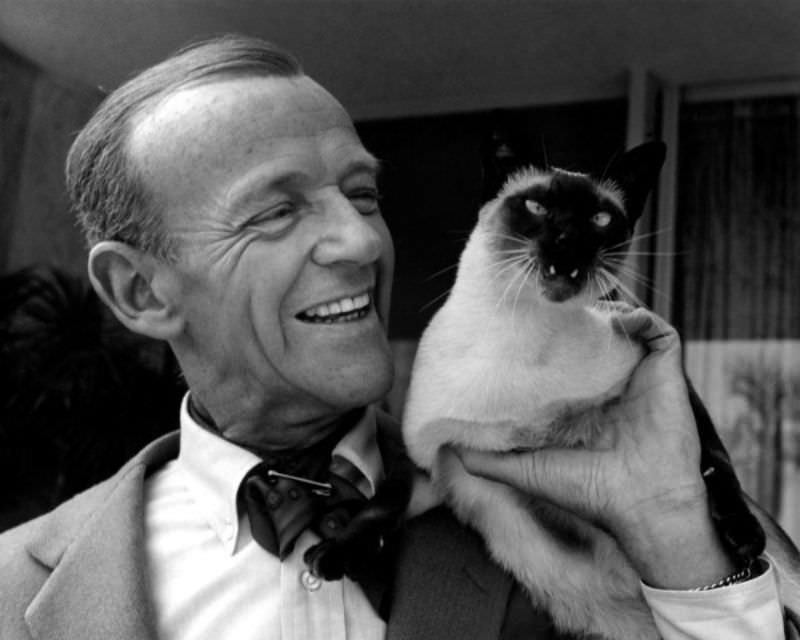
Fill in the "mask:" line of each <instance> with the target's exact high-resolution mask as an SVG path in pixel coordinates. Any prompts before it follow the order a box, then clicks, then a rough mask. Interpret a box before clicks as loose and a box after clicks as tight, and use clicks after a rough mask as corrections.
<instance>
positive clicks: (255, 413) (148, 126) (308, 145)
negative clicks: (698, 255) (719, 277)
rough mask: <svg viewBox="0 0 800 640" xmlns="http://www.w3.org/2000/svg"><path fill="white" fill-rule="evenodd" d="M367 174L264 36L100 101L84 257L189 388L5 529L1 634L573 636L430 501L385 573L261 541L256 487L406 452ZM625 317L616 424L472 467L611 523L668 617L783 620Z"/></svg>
mask: <svg viewBox="0 0 800 640" xmlns="http://www.w3.org/2000/svg"><path fill="white" fill-rule="evenodd" d="M377 172H378V163H377V161H376V160H375V159H374V158H373V157H372V156H371V155H370V154H369V153H368V152H367V151H366V150H365V149H364V148H363V146H362V144H361V142H360V141H359V139H358V136H357V135H356V133H355V130H354V128H353V125H352V123H351V121H350V118H349V117H348V116H347V114H346V113H345V111H344V110H343V109H342V107H341V106H340V105H339V104H338V103H337V102H336V100H335V99H334V98H333V97H332V96H331V95H330V94H329V93H327V92H326V91H325V90H324V89H323V88H322V87H320V86H319V85H318V84H316V83H315V82H314V81H313V80H311V79H310V78H308V77H307V76H305V75H303V74H302V72H301V71H300V69H299V67H298V66H297V64H296V62H295V61H294V60H293V59H292V58H291V57H290V56H288V55H287V54H285V53H283V52H281V51H279V50H277V49H275V48H274V47H272V46H270V45H268V44H266V43H263V42H260V41H256V40H251V39H247V38H237V37H228V38H221V39H217V40H214V41H210V42H208V43H204V44H201V45H199V46H195V47H193V48H190V49H188V50H186V51H184V52H182V53H180V54H178V55H177V56H175V57H173V58H171V59H169V60H167V61H165V62H164V63H162V64H161V65H158V66H156V67H154V68H152V69H149V70H147V71H145V72H144V73H143V74H140V75H139V76H137V77H136V78H134V79H133V80H132V81H131V82H130V83H128V84H127V85H125V86H123V87H122V88H120V89H118V90H117V91H116V92H114V93H113V94H112V95H111V96H110V97H109V98H108V100H107V101H106V102H105V103H104V105H103V106H101V108H100V109H99V110H98V112H97V113H96V114H95V116H94V117H93V118H92V120H91V121H90V123H89V124H88V125H87V126H86V128H85V129H84V130H83V131H82V132H81V133H80V135H79V136H78V138H77V140H76V141H75V144H74V146H73V148H72V150H71V152H70V157H69V159H68V167H67V175H68V183H69V188H70V193H71V196H72V198H73V201H74V204H75V207H76V209H77V211H78V213H79V216H80V218H81V222H82V224H83V227H84V229H85V231H86V234H87V237H88V240H89V243H90V245H91V246H92V249H91V253H90V257H89V275H90V278H91V281H92V284H93V286H94V287H95V288H96V290H97V291H98V293H99V294H100V296H101V297H102V298H103V300H104V301H105V302H106V303H107V304H108V305H109V307H110V308H111V309H112V310H113V312H114V313H115V315H116V316H117V317H118V318H119V319H120V321H121V322H122V323H123V324H125V325H126V326H127V327H128V328H129V329H131V330H133V331H136V332H139V333H142V334H144V335H147V336H150V337H153V338H158V339H161V340H166V341H168V342H169V344H170V345H171V347H172V349H173V350H174V352H175V354H176V356H177V358H178V360H179V362H180V365H181V368H182V371H183V373H184V375H185V377H186V380H187V382H188V385H189V388H190V392H189V394H188V396H187V398H186V399H185V400H184V404H183V407H182V410H181V432H180V435H179V436H178V435H175V434H173V435H171V436H167V437H166V438H164V439H162V440H159V441H157V442H156V443H154V444H152V445H151V446H150V447H148V448H147V449H146V450H145V451H144V452H143V453H141V454H140V455H139V456H137V458H135V459H134V460H133V461H131V462H130V463H129V464H128V465H126V466H125V467H124V468H123V469H122V470H121V471H120V472H119V473H118V474H117V475H116V476H115V477H113V478H111V479H110V480H108V481H106V482H105V483H102V484H101V485H99V486H97V487H95V488H93V489H91V490H89V491H88V492H87V493H85V494H82V495H80V496H78V497H76V498H75V499H73V500H71V501H70V502H68V503H66V504H65V505H62V506H61V507H60V508H59V509H57V510H56V511H55V512H53V513H52V514H49V515H46V516H44V517H42V518H40V519H38V520H36V521H33V522H31V523H28V524H26V525H23V526H22V527H19V528H17V529H15V530H13V531H11V532H8V533H6V534H5V535H4V536H3V537H2V538H0V576H2V578H0V585H2V586H0V594H1V595H0V629H1V630H2V634H1V635H2V637H3V639H4V640H5V639H6V638H8V639H16V638H32V637H35V638H39V639H52V638H73V639H77V638H81V639H88V638H104V639H108V638H157V637H158V638H161V639H162V640H171V639H175V638H181V639H198V638H214V639H216V638H236V639H237V640H248V639H249V638H264V637H267V638H272V637H274V638H284V639H288V638H342V639H344V638H348V639H352V638H365V639H366V638H382V637H390V638H450V637H453V638H455V637H458V638H462V637H463V638H476V639H477V638H497V637H505V638H510V637H528V638H534V639H539V640H543V639H547V638H564V637H566V636H564V635H559V634H557V633H556V632H555V631H554V630H553V629H552V627H551V625H550V623H549V620H548V618H547V616H546V615H545V614H543V613H542V612H536V611H534V610H533V609H532V607H531V606H530V604H529V603H528V602H527V599H526V598H525V597H524V596H523V595H522V594H520V592H519V590H518V589H517V588H516V587H515V586H514V585H513V584H512V583H511V580H510V578H509V577H508V576H507V575H506V574H505V573H503V572H502V571H500V570H499V569H498V568H497V567H496V566H495V565H494V564H493V563H492V562H491V561H490V560H489V559H488V558H487V557H486V555H485V551H484V549H483V547H482V545H481V542H480V541H479V540H477V539H476V537H475V536H474V534H472V533H470V532H468V531H466V530H465V529H463V528H462V527H460V526H459V525H458V524H457V523H455V522H454V521H453V519H452V518H451V517H450V516H449V515H448V514H447V513H446V512H445V511H444V510H441V509H440V510H435V511H433V512H430V513H426V514H424V515H422V516H421V517H419V518H417V519H416V520H414V521H412V522H411V523H409V525H408V527H407V529H406V531H405V532H404V533H403V535H402V536H401V538H400V540H399V542H398V549H397V560H396V568H395V572H394V574H393V576H387V577H384V578H383V580H384V582H385V584H383V585H378V587H377V588H374V586H375V585H372V586H370V585H368V584H364V585H360V584H356V583H355V582H353V581H351V580H350V579H344V580H341V581H333V582H325V583H322V582H320V581H319V580H318V579H316V578H315V576H313V575H312V574H310V573H309V572H308V571H307V570H306V568H305V565H304V563H303V553H304V552H305V550H306V549H308V548H309V547H310V546H311V545H312V544H314V543H315V542H317V541H318V539H319V538H318V536H317V533H316V532H315V531H312V530H307V529H304V528H303V529H302V530H301V531H299V533H298V537H296V539H294V540H289V541H288V542H283V541H281V540H280V539H277V540H272V543H274V544H275V545H277V546H276V547H274V548H272V549H271V550H272V552H274V553H275V554H277V555H273V553H270V552H268V551H267V550H265V549H264V548H262V545H264V546H265V547H269V544H270V541H269V540H266V541H265V540H264V538H269V535H267V534H266V533H265V531H266V532H267V533H269V532H270V531H272V534H271V535H273V537H274V538H275V537H277V538H280V536H279V535H278V534H277V533H275V532H276V531H278V530H279V526H278V524H277V521H275V522H276V523H274V524H264V521H263V520H261V519H260V518H263V517H264V516H263V515H259V512H258V510H257V509H254V508H251V507H252V504H251V498H252V496H253V495H256V494H258V495H261V494H259V493H258V492H263V496H264V502H265V504H266V510H267V511H269V510H270V509H273V510H274V511H275V512H276V513H277V510H278V509H279V507H280V506H281V505H282V504H284V503H286V502H291V501H293V500H298V501H299V500H300V499H301V498H302V496H303V495H305V494H304V493H303V492H304V491H305V489H304V488H303V486H304V485H308V486H310V487H312V489H310V490H309V491H317V490H322V488H325V487H327V484H326V483H325V482H324V481H323V478H324V477H325V473H326V472H325V471H324V470H323V469H322V467H323V466H325V467H326V466H327V465H328V463H329V462H330V461H331V460H333V462H334V463H337V462H338V463H340V466H344V467H347V468H350V469H351V470H352V469H355V470H356V472H357V473H356V474H355V475H351V479H352V483H353V484H354V485H355V486H357V487H358V488H359V489H360V490H361V491H362V492H363V493H365V494H367V495H371V494H372V493H374V491H375V488H376V486H377V485H378V484H379V483H380V482H381V479H382V476H383V472H384V467H385V466H386V465H387V464H391V455H392V453H391V451H392V449H391V447H389V446H387V445H386V444H385V443H386V441H387V436H386V435H385V433H386V431H387V430H390V429H391V424H390V421H389V420H388V419H387V418H386V417H385V416H382V415H379V414H377V413H376V411H375V410H374V409H373V408H372V404H373V403H375V402H377V401H378V400H380V398H381V397H382V396H383V395H384V394H385V393H386V392H387V390H388V389H389V386H390V384H391V381H392V362H391V352H390V349H389V345H388V342H387V338H386V334H385V320H386V318H387V310H388V303H389V296H390V286H391V278H392V268H393V264H392V263H393V250H392V243H391V239H390V237H389V233H388V231H387V228H386V226H385V223H384V221H383V219H382V217H381V213H380V208H379V205H378V200H379V197H378V191H377V186H376V179H377ZM619 322H620V324H621V325H623V326H624V328H625V329H627V330H628V331H629V332H630V333H631V334H632V335H634V336H635V337H637V338H638V339H641V340H643V341H644V342H645V344H646V345H648V349H649V351H650V354H649V355H648V356H647V357H646V358H645V360H644V361H643V363H642V365H641V366H640V367H639V368H638V369H637V371H636V373H635V374H634V378H633V381H632V383H631V388H630V389H629V390H628V392H627V394H626V396H625V397H624V398H623V400H622V401H621V402H620V403H619V410H618V412H617V413H616V414H614V415H613V416H611V419H610V420H611V422H612V424H610V425H609V429H611V430H612V433H615V434H616V435H617V437H616V438H615V442H614V445H613V446H611V447H610V448H609V449H608V450H606V451H602V452H584V453H582V454H581V455H582V456H585V458H582V459H581V460H579V461H578V462H579V464H578V465H575V464H574V462H575V460H574V459H573V458H570V457H569V456H574V455H575V453H574V452H572V453H570V452H547V453H546V454H535V455H532V456H531V455H528V456H521V457H516V458H512V457H510V458H508V459H506V460H500V461H498V460H496V459H495V458H493V457H491V456H486V455H477V454H471V453H467V452H462V453H461V454H460V455H462V457H463V461H464V463H465V464H466V465H467V466H468V468H469V469H471V470H473V471H474V472H476V473H482V474H485V475H489V476H493V477H497V478H500V479H502V480H504V481H506V482H510V483H512V484H516V485H518V486H520V487H521V488H523V489H525V490H528V491H533V492H536V493H539V494H541V495H544V496H548V497H549V499H552V500H554V501H556V502H560V503H562V504H564V505H565V506H567V507H568V508H571V509H573V510H577V511H580V512H582V513H584V514H585V515H586V516H587V517H589V518H592V519H594V520H596V521H597V522H599V523H600V524H601V525H602V526H604V527H606V528H607V529H608V530H609V531H611V532H612V533H613V534H614V535H615V536H616V537H617V539H618V540H619V542H620V544H621V545H622V546H623V548H624V549H625V550H626V551H628V553H629V554H630V556H631V558H632V559H633V560H634V562H635V564H636V566H637V568H639V570H640V572H641V575H642V579H643V581H644V582H645V583H646V584H647V585H649V587H646V593H647V596H648V598H649V602H650V603H651V606H652V608H653V610H654V613H655V615H656V618H657V620H658V621H659V626H660V629H661V632H662V634H663V636H664V638H667V639H669V638H697V639H705V638H709V639H710V638H723V637H724V638H726V639H729V638H737V637H741V638H745V637H747V638H754V637H760V638H769V639H772V638H781V637H783V632H782V622H781V613H780V608H779V604H778V600H777V592H776V588H775V579H774V575H773V571H772V569H771V568H769V567H767V568H766V570H758V571H753V572H752V575H751V574H750V573H746V574H742V572H741V571H740V570H741V567H738V566H736V565H735V563H734V561H732V560H731V559H730V558H729V557H728V556H727V555H726V554H725V553H724V552H723V551H722V549H721V547H720V545H719V543H718V541H717V540H716V538H715V536H714V533H713V530H712V527H711V522H710V520H709V516H708V507H707V502H706V498H705V489H704V485H703V482H702V478H701V477H700V475H699V471H698V469H699V466H698V444H697V437H696V435H695V431H694V425H693V423H692V420H691V417H690V412H689V408H688V404H687V400H686V391H685V388H684V387H683V382H682V377H681V375H680V364H679V355H678V343H677V339H676V337H675V334H674V331H672V330H671V329H669V328H668V327H666V326H665V325H663V323H661V322H660V321H658V320H657V319H655V318H654V317H652V316H650V315H648V314H646V313H639V312H637V313H632V314H628V315H623V316H621V317H620V319H619ZM143 401H146V399H143ZM376 425H377V431H376ZM109 428H110V429H113V418H111V417H110V420H109ZM645 429H646V430H647V437H646V438H643V437H641V435H642V433H643V431H644V430H645ZM179 444H180V451H178V445H179ZM565 456H567V457H565ZM262 461H263V463H262ZM267 467H268V468H269V471H272V472H274V471H278V474H277V475H274V474H273V475H268V474H267V475H259V473H256V471H257V470H258V469H261V468H267ZM286 474H289V475H294V476H303V477H305V478H311V479H313V480H312V484H309V482H308V480H306V481H302V482H301V483H300V484H292V482H293V481H292V480H290V479H287V478H286V477H285V475H286ZM332 477H333V476H332ZM314 482H316V483H317V484H313V483H314ZM286 483H288V484H286ZM254 486H255V487H256V488H255V489H254V488H253V487H254ZM281 487H283V489H285V491H284V490H282V489H281ZM621 487H625V489H624V490H622V489H621ZM328 489H329V487H328ZM328 489H326V491H327V490H328ZM255 499H256V500H257V498H255ZM335 524H336V523H335V522H334V523H333V525H335ZM333 525H331V526H333ZM748 578H749V579H748ZM720 583H724V584H725V585H730V586H724V587H722V588H719V589H711V590H709V591H707V592H703V593H692V592H687V591H685V590H686V589H689V588H692V587H703V586H709V587H710V586H713V585H716V584H720ZM734 583H735V584H734ZM373 605H374V606H373ZM382 616H383V617H382Z"/></svg>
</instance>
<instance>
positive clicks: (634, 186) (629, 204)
mask: <svg viewBox="0 0 800 640" xmlns="http://www.w3.org/2000/svg"><path fill="white" fill-rule="evenodd" d="M666 155H667V146H666V145H665V144H664V143H663V142H645V143H644V144H640V145H639V146H638V147H634V148H633V149H630V150H629V151H627V152H625V153H624V154H622V155H621V156H620V157H619V158H617V159H616V160H615V161H614V162H613V163H612V164H611V167H610V168H609V170H608V172H607V173H606V178H608V179H609V180H612V181H613V182H614V183H615V184H616V185H617V186H618V187H619V188H620V189H622V192H623V193H624V195H625V213H626V214H627V216H628V219H629V220H630V221H631V224H633V223H634V222H635V221H636V220H637V219H638V218H639V216H641V215H642V210H643V209H644V203H645V201H646V200H647V196H648V194H649V193H650V191H652V190H653V188H654V187H655V186H656V183H657V182H658V174H659V173H660V172H661V167H662V166H663V164H664V158H665V157H666Z"/></svg>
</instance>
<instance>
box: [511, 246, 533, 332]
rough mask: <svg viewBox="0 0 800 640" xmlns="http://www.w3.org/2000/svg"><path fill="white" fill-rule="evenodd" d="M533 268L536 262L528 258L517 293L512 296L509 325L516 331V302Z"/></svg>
mask: <svg viewBox="0 0 800 640" xmlns="http://www.w3.org/2000/svg"><path fill="white" fill-rule="evenodd" d="M534 269H536V263H535V262H534V261H533V260H530V259H529V260H528V264H527V265H525V268H524V269H523V270H522V273H523V278H522V280H521V281H520V283H519V286H518V287H517V294H516V295H515V296H514V303H513V304H512V305H511V327H512V330H513V331H514V332H515V333H516V330H517V326H516V322H517V318H516V315H515V314H516V311H517V302H519V296H520V294H521V293H522V290H523V289H524V288H525V285H526V284H527V283H528V281H529V280H530V276H531V274H532V273H533V271H534Z"/></svg>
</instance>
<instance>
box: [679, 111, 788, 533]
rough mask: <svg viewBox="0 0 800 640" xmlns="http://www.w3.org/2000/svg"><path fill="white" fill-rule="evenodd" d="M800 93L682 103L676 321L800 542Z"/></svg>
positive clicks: (694, 368)
mask: <svg viewBox="0 0 800 640" xmlns="http://www.w3.org/2000/svg"><path fill="white" fill-rule="evenodd" d="M799 111H800V99H798V97H796V96H793V97H784V98H768V99H766V98H765V99H747V100H731V101H724V102H709V103H689V104H685V105H684V106H683V108H682V111H681V123H680V151H679V153H680V155H679V178H678V179H679V186H678V225H677V228H676V236H677V242H676V247H677V255H676V258H675V266H676V279H675V282H676V284H675V291H674V292H673V300H674V301H675V306H674V311H675V323H676V325H677V326H678V328H679V329H680V330H681V332H682V335H683V338H684V343H685V345H686V366H687V372H688V374H689V376H690V378H691V379H692V381H693V382H694V384H695V386H696V387H697V389H698V392H699V393H700V395H701V397H702V398H703V399H704V401H705V402H706V404H707V406H708V408H709V411H710V412H711V414H712V417H713V418H714V419H715V422H716V424H717V427H718V429H719V430H720V435H721V436H722V439H723V441H724V442H725V443H726V446H727V447H728V449H729V451H730V453H731V456H732V458H733V460H734V464H735V466H736V468H737V471H738V473H739V476H740V479H741V480H742V484H743V485H744V486H745V489H746V490H747V492H748V493H749V494H750V495H751V496H752V497H754V498H755V499H756V500H757V501H758V502H759V503H760V504H761V505H763V506H764V507H766V508H767V509H768V510H769V511H770V512H772V514H773V515H774V516H776V517H777V518H778V520H779V521H780V522H781V523H782V524H783V526H784V527H785V528H786V529H787V531H788V532H789V534H790V535H791V536H792V537H793V538H794V540H795V541H798V540H800V136H799V134H798V132H799V131H800V127H798V112H799Z"/></svg>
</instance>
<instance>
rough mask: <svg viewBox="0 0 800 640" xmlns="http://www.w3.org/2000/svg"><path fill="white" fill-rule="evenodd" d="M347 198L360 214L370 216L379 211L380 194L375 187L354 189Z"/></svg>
mask: <svg viewBox="0 0 800 640" xmlns="http://www.w3.org/2000/svg"><path fill="white" fill-rule="evenodd" d="M347 198H348V199H349V200H350V202H352V203H353V206H354V207H355V208H356V209H357V210H358V212H359V213H360V214H361V215H364V216H371V215H373V214H375V213H378V212H379V211H380V202H381V194H380V192H379V191H378V190H377V189H374V188H366V189H354V190H353V191H350V192H349V193H348V194H347Z"/></svg>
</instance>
